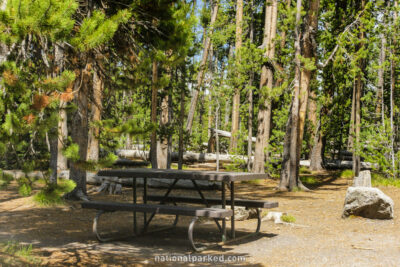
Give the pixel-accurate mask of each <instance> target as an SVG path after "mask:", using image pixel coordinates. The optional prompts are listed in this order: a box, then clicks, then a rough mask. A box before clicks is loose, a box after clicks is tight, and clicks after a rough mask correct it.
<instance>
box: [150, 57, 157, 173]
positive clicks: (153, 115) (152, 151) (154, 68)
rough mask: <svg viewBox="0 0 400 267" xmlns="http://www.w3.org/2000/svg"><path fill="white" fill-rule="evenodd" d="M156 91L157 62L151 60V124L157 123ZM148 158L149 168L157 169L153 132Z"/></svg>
mask: <svg viewBox="0 0 400 267" xmlns="http://www.w3.org/2000/svg"><path fill="white" fill-rule="evenodd" d="M157 91H158V66H157V61H155V60H153V64H152V80H151V115H150V120H151V123H153V124H154V125H156V123H157ZM150 157H151V167H152V168H153V169H157V167H158V164H157V135H156V131H155V130H154V131H153V132H152V133H151V136H150Z"/></svg>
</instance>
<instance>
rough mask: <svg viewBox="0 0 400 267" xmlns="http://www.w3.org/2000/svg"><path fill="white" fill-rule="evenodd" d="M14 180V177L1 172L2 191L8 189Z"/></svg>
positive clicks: (0, 183) (0, 187)
mask: <svg viewBox="0 0 400 267" xmlns="http://www.w3.org/2000/svg"><path fill="white" fill-rule="evenodd" d="M13 179H14V177H13V176H12V175H10V174H7V173H4V172H3V171H2V170H0V189H2V188H6V187H7V185H9V184H10V182H11V181H12V180H13Z"/></svg>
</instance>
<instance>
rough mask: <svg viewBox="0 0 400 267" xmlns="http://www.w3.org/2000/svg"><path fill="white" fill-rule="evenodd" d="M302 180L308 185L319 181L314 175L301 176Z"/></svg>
mask: <svg viewBox="0 0 400 267" xmlns="http://www.w3.org/2000/svg"><path fill="white" fill-rule="evenodd" d="M300 180H301V182H302V183H304V184H308V185H315V184H318V183H319V181H318V180H317V179H316V178H315V177H314V176H301V177H300Z"/></svg>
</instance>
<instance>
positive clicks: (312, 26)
mask: <svg viewBox="0 0 400 267" xmlns="http://www.w3.org/2000/svg"><path fill="white" fill-rule="evenodd" d="M309 8H310V9H309V10H308V14H307V18H306V27H305V32H304V36H303V57H304V58H307V59H310V60H311V62H313V63H316V57H317V43H316V34H317V30H318V11H319V0H309ZM314 73H315V71H312V70H309V69H306V68H305V67H303V68H302V70H301V75H300V77H301V81H300V95H299V103H300V108H299V134H298V139H297V160H298V161H300V156H301V148H302V143H303V135H304V125H305V120H306V113H307V104H308V95H309V92H310V82H311V79H313V76H314ZM298 166H299V164H298Z"/></svg>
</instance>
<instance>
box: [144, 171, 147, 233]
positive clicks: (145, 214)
mask: <svg viewBox="0 0 400 267" xmlns="http://www.w3.org/2000/svg"><path fill="white" fill-rule="evenodd" d="M143 203H144V204H146V203H147V177H145V178H143ZM146 222H147V213H146V212H143V225H146ZM143 230H144V229H143Z"/></svg>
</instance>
